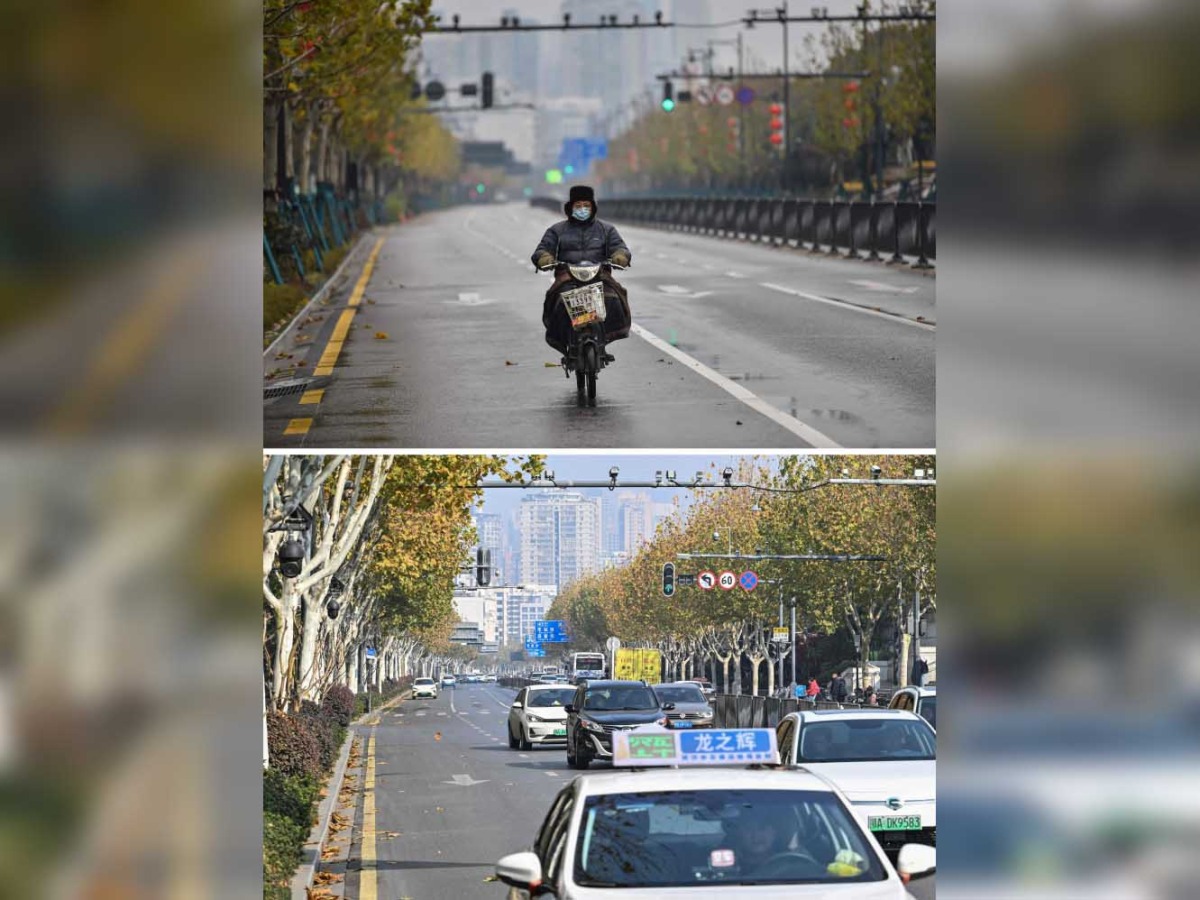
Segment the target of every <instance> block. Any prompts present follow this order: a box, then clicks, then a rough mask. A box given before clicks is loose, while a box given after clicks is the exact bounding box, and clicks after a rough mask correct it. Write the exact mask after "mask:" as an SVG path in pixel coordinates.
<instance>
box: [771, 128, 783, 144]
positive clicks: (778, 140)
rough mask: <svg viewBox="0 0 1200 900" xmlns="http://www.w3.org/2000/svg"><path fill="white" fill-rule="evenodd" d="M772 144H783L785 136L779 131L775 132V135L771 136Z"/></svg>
mask: <svg viewBox="0 0 1200 900" xmlns="http://www.w3.org/2000/svg"><path fill="white" fill-rule="evenodd" d="M771 143H772V144H782V143H783V135H782V134H780V133H779V132H778V131H777V132H775V133H774V134H773V135H771Z"/></svg>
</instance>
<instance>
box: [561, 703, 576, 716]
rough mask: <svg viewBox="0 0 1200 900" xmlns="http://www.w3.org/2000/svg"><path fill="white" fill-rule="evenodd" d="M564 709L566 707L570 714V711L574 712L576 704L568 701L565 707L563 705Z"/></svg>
mask: <svg viewBox="0 0 1200 900" xmlns="http://www.w3.org/2000/svg"><path fill="white" fill-rule="evenodd" d="M563 709H565V710H566V711H567V713H568V714H569V713H573V712H575V704H574V703H568V704H567V705H566V706H564V707H563Z"/></svg>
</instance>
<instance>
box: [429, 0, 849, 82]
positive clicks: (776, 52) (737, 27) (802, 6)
mask: <svg viewBox="0 0 1200 900" xmlns="http://www.w3.org/2000/svg"><path fill="white" fill-rule="evenodd" d="M779 5H781V3H779V2H776V0H772V2H769V3H763V2H759V3H754V2H751V0H668V2H665V3H664V4H663V9H664V12H665V13H666V15H667V17H668V19H670V20H673V21H674V22H676V23H677V24H678V25H681V26H682V25H713V24H717V25H722V27H704V28H681V29H680V31H681V32H682V34H681V35H680V39H679V44H680V46H683V47H696V48H702V47H704V46H705V44H706V42H707V41H709V40H717V41H732V40H736V39H737V35H738V32H739V31H741V32H742V33H743V43H744V45H745V47H746V49H747V50H748V51H751V52H752V53H753V54H755V55H756V56H757V58H758V60H759V61H760V62H761V64H762V65H763V66H764V67H766V68H767V69H768V70H771V71H773V70H775V69H777V68H779V67H780V66H781V65H782V63H783V32H782V29H781V27H780V26H779V25H757V26H755V27H754V28H751V29H747V28H746V27H745V26H744V25H743V24H742V22H741V19H742V17H743V16H745V15H746V14H747V13H748V12H749V11H750V10H752V9H758V10H760V11H765V10H772V9H774V8H775V7H776V6H779ZM857 5H858V0H820V2H816V0H811V2H791V3H790V5H789V7H788V9H789V12H790V13H791V15H804V14H806V13H808V12H809V10H811V9H812V8H813V7H814V6H821V7H825V8H826V9H828V10H829V14H830V15H844V14H849V13H853V12H854V10H855V7H856V6H857ZM434 6H435V8H437V9H443V10H445V11H446V18H447V20H448V19H449V17H450V15H452V14H454V13H458V15H459V16H460V20H461V23H462V24H463V25H484V24H499V20H500V12H501V10H506V9H514V10H517V13H518V15H520V16H528V17H529V18H536V19H538V20H539V21H542V22H547V23H549V22H552V21H555V20H558V19H560V18H561V12H560V10H561V9H562V4H561V2H560V0H458V2H456V0H437V2H435V4H434ZM593 8H594V10H595V14H596V18H597V19H598V18H599V17H600V16H601V15H604V14H606V13H609V12H617V11H618V10H617V8H616V4H613V7H612V8H610V7H609V5H608V4H606V3H605V0H596V2H595V3H594V5H593ZM672 8H673V11H672ZM822 27H824V26H808V25H798V24H793V25H790V26H788V40H789V42H790V48H789V50H790V52H789V54H788V55H789V56H790V57H791V58H792V61H793V62H794V63H799V62H801V61H802V60H803V59H804V55H803V50H802V40H803V38H804V36H805V35H806V34H810V33H819V32H820V29H821V28H822ZM431 40H452V38H431ZM713 49H714V50H715V51H716V53H715V55H714V57H713V63H714V66H715V67H716V68H717V69H718V70H722V69H728V68H729V67H730V66H736V65H737V48H736V47H734V46H725V45H717V46H714V47H713ZM749 68H750V63H749V61H748V62H747V70H749Z"/></svg>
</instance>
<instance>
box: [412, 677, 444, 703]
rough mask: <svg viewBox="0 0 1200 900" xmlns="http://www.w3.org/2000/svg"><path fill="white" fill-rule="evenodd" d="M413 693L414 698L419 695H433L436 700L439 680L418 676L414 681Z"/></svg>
mask: <svg viewBox="0 0 1200 900" xmlns="http://www.w3.org/2000/svg"><path fill="white" fill-rule="evenodd" d="M412 695H413V699H414V700H415V699H416V698H417V697H432V698H433V699H434V700H436V699H437V695H438V686H437V682H436V681H434V680H433V679H432V678H418V679H417V680H416V681H414V682H413V689H412Z"/></svg>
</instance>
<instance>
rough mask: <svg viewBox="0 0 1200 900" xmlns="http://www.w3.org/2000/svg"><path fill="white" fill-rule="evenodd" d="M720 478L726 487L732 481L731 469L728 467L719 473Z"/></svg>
mask: <svg viewBox="0 0 1200 900" xmlns="http://www.w3.org/2000/svg"><path fill="white" fill-rule="evenodd" d="M721 477H722V478H724V479H725V484H727V485H728V484H729V483H730V482H732V481H733V469H732V468H731V467H730V466H726V467H725V469H724V471H722V472H721Z"/></svg>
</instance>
